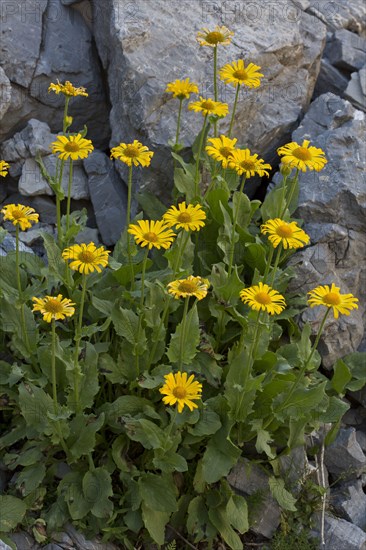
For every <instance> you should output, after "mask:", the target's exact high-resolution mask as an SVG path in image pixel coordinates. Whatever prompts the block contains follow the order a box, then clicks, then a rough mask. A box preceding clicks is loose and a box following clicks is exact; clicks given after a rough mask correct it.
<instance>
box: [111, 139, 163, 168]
mask: <svg viewBox="0 0 366 550" xmlns="http://www.w3.org/2000/svg"><path fill="white" fill-rule="evenodd" d="M153 155H154V153H153V151H149V148H148V147H146V145H142V143H140V142H139V141H137V139H135V140H134V142H133V143H120V144H119V145H118V146H117V147H113V149H111V158H115V159H118V160H121V161H122V162H124V163H125V164H127V166H132V165H134V166H138V165H139V164H141V166H150V162H151V159H152V157H153Z"/></svg>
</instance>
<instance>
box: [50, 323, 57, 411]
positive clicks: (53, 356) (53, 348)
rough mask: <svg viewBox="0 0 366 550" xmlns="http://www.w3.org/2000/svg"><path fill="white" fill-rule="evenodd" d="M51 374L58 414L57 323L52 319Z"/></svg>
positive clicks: (55, 408) (54, 405) (55, 406)
mask: <svg viewBox="0 0 366 550" xmlns="http://www.w3.org/2000/svg"><path fill="white" fill-rule="evenodd" d="M51 372H52V395H53V410H54V413H55V414H57V412H58V402H57V380H56V321H55V319H52V346H51Z"/></svg>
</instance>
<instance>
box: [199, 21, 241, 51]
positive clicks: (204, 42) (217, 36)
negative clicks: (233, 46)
mask: <svg viewBox="0 0 366 550" xmlns="http://www.w3.org/2000/svg"><path fill="white" fill-rule="evenodd" d="M233 36H234V33H233V32H232V31H229V29H228V28H227V27H224V26H222V27H220V26H219V25H216V27H215V28H214V30H213V31H210V30H209V29H207V28H206V27H204V28H203V29H201V30H200V31H199V32H198V33H197V36H196V40H197V42H198V43H199V45H200V46H209V47H210V48H215V47H216V46H220V45H221V46H228V45H229V44H230V42H231V39H232V37H233Z"/></svg>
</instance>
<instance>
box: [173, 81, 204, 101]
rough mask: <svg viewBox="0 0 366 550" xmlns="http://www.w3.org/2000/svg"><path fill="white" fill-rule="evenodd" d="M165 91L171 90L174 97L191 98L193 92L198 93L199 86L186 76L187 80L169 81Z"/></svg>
mask: <svg viewBox="0 0 366 550" xmlns="http://www.w3.org/2000/svg"><path fill="white" fill-rule="evenodd" d="M165 91H166V92H171V93H172V94H173V97H176V98H177V99H189V97H190V95H191V94H198V86H197V84H195V83H194V82H190V80H189V78H186V79H185V80H174V82H169V84H168V85H167V87H166V90H165Z"/></svg>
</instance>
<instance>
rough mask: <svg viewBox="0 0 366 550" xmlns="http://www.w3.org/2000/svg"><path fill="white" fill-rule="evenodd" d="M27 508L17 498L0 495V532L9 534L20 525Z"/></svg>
mask: <svg viewBox="0 0 366 550" xmlns="http://www.w3.org/2000/svg"><path fill="white" fill-rule="evenodd" d="M26 511H27V507H26V505H25V503H24V502H23V501H22V500H20V499H19V498H15V497H12V496H8V495H5V496H4V495H0V532H1V531H2V532H4V533H9V531H12V530H13V529H15V527H16V526H17V525H18V524H19V523H21V521H22V519H23V517H24V515H25V513H26Z"/></svg>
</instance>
